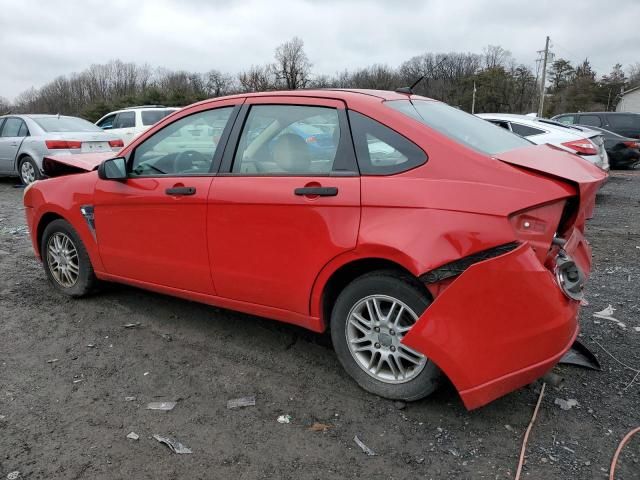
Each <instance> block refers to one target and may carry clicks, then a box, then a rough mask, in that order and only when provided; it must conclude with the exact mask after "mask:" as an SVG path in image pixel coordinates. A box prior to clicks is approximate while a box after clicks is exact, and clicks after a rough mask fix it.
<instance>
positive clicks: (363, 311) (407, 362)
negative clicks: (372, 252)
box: [345, 295, 427, 384]
mask: <svg viewBox="0 0 640 480" xmlns="http://www.w3.org/2000/svg"><path fill="white" fill-rule="evenodd" d="M417 320H418V315H416V313H415V312H414V311H413V310H412V309H411V308H410V307H409V306H408V305H407V304H405V303H404V302H402V301H401V300H398V299H396V298H393V297H390V296H388V295H370V296H368V297H365V298H363V299H361V300H359V301H358V302H357V303H356V304H355V305H354V306H353V308H352V309H351V311H350V312H349V318H348V319H347V323H346V325H345V334H346V336H347V344H348V346H349V351H350V352H351V355H352V356H353V358H354V359H355V361H356V363H357V364H358V366H359V367H360V368H361V369H363V370H364V371H365V372H367V373H368V374H369V375H371V376H372V377H373V378H375V379H376V380H379V381H381V382H384V383H393V384H398V383H405V382H408V381H410V380H411V379H413V378H415V377H416V376H417V375H418V374H419V373H420V372H421V371H422V370H423V369H424V367H425V365H426V364H427V357H425V356H424V355H422V354H420V353H418V352H416V351H414V350H412V349H410V348H409V347H407V346H406V345H403V344H402V343H401V341H402V338H403V337H404V335H405V334H406V333H407V332H408V331H409V330H410V329H411V327H412V326H413V325H414V324H415V323H416V322H417Z"/></svg>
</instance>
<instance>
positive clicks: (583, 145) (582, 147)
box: [562, 138, 598, 155]
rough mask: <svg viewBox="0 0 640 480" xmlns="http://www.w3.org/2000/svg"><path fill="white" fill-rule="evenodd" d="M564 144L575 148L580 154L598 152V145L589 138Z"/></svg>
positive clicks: (572, 148)
mask: <svg viewBox="0 0 640 480" xmlns="http://www.w3.org/2000/svg"><path fill="white" fill-rule="evenodd" d="M562 145H564V146H565V147H568V148H570V149H571V150H574V151H575V152H576V153H578V154H580V155H595V154H597V153H598V149H597V148H596V146H595V145H594V144H593V143H592V142H591V140H589V139H587V138H585V139H583V140H575V141H573V142H564V143H563V144H562Z"/></svg>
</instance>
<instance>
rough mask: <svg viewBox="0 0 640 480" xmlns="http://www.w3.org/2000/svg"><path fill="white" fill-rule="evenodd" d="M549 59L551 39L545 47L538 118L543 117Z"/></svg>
mask: <svg viewBox="0 0 640 480" xmlns="http://www.w3.org/2000/svg"><path fill="white" fill-rule="evenodd" d="M548 58H549V37H548V36H547V42H546V43H545V46H544V60H543V61H542V79H541V80H540V103H538V116H539V117H541V116H542V111H543V110H544V87H545V83H546V80H547V59H548Z"/></svg>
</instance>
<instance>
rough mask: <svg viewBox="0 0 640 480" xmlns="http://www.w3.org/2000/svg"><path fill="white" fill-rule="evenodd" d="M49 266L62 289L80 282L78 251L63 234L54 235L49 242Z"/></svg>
mask: <svg viewBox="0 0 640 480" xmlns="http://www.w3.org/2000/svg"><path fill="white" fill-rule="evenodd" d="M47 265H48V266H49V271H50V272H51V276H52V277H53V279H54V280H55V281H56V282H57V283H58V284H60V285H61V286H62V287H64V288H70V287H73V286H74V285H75V284H76V282H77V281H78V276H79V274H80V267H79V264H78V250H77V249H76V246H75V245H74V243H73V241H72V240H71V238H69V237H68V236H67V235H65V234H64V233H62V232H56V233H54V234H53V235H51V237H50V238H49V241H48V242H47Z"/></svg>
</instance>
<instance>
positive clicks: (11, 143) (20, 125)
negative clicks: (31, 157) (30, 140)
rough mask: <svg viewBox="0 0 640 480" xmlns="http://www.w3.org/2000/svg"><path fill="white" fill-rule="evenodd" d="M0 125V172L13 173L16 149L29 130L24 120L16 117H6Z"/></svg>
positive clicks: (18, 148)
mask: <svg viewBox="0 0 640 480" xmlns="http://www.w3.org/2000/svg"><path fill="white" fill-rule="evenodd" d="M0 127H1V128H2V130H0V172H2V173H14V172H15V161H16V156H17V155H18V150H20V145H22V141H23V140H24V137H26V136H27V135H28V134H29V131H28V129H27V125H26V124H25V123H24V121H23V120H22V119H21V118H17V117H8V118H7V119H5V121H4V124H2V125H0Z"/></svg>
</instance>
